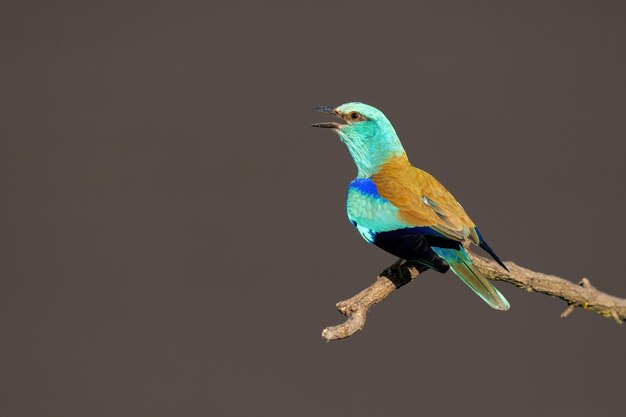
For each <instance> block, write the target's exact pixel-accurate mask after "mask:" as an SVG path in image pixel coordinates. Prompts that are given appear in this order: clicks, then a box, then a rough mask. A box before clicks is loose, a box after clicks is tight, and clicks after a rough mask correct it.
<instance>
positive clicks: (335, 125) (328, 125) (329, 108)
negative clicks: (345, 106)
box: [311, 106, 343, 129]
mask: <svg viewBox="0 0 626 417" xmlns="http://www.w3.org/2000/svg"><path fill="white" fill-rule="evenodd" d="M313 111H316V112H320V113H328V114H332V115H333V116H335V117H338V118H340V119H341V115H340V114H339V112H338V111H337V110H336V109H335V108H334V107H333V106H317V107H313ZM342 126H343V125H342V124H341V123H335V122H322V123H313V124H312V125H311V127H324V128H326V129H341V127H342Z"/></svg>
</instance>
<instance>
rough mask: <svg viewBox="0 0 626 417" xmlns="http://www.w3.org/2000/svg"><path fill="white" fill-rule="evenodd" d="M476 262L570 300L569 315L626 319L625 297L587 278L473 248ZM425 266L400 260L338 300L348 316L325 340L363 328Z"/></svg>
mask: <svg viewBox="0 0 626 417" xmlns="http://www.w3.org/2000/svg"><path fill="white" fill-rule="evenodd" d="M470 256H471V257H472V260H473V261H474V264H475V265H476V266H477V267H478V268H479V269H480V271H481V272H482V273H483V274H484V275H485V277H487V278H488V279H490V280H494V281H505V282H508V283H511V284H514V285H516V286H518V287H520V288H523V289H526V290H527V291H529V292H532V291H535V292H538V293H541V294H546V295H551V296H553V297H557V298H560V299H562V300H564V301H566V302H567V304H568V307H567V309H566V310H565V311H564V312H563V313H561V317H563V318H565V317H567V316H569V315H570V314H571V313H572V312H573V311H574V309H575V308H576V307H582V308H584V309H585V310H590V311H595V312H596V313H598V314H600V315H602V316H603V317H606V318H611V319H613V320H615V322H617V323H619V324H622V322H623V320H626V299H623V298H618V297H614V296H612V295H609V294H606V293H604V292H602V291H599V290H598V289H597V288H595V287H594V286H593V285H591V283H590V282H589V280H588V279H587V278H583V279H582V280H581V281H580V283H579V284H574V283H573V282H571V281H568V280H565V279H563V278H560V277H557V276H555V275H548V274H544V273H541V272H535V271H531V270H530V269H526V268H523V267H521V266H518V265H516V264H515V263H513V262H506V266H507V268H509V272H507V271H505V270H504V269H503V268H502V267H500V266H499V265H498V264H497V263H496V262H494V261H492V260H490V259H486V258H483V257H482V256H478V255H476V254H474V253H471V252H470ZM423 270H424V268H422V267H420V266H419V265H416V264H412V263H410V262H405V261H402V260H398V261H397V262H395V263H394V264H393V265H391V266H390V267H389V268H387V269H385V270H384V271H383V272H382V273H381V274H380V275H379V276H378V278H377V279H376V282H374V283H373V284H372V285H370V286H369V287H367V288H366V289H364V290H363V291H361V292H360V293H358V294H357V295H355V296H353V297H352V298H349V299H347V300H344V301H340V302H338V303H337V309H338V310H339V311H340V312H341V313H342V314H343V315H345V316H346V317H348V320H346V321H345V322H344V323H342V324H339V325H337V326H331V327H327V328H325V329H324V330H323V331H322V337H323V338H324V339H325V340H326V341H331V340H337V339H344V338H346V337H350V336H352V335H353V334H354V333H356V332H358V331H359V330H362V329H363V327H364V326H365V320H366V318H367V313H368V311H369V309H370V308H372V306H374V305H375V304H378V303H379V302H381V301H382V300H384V299H385V298H387V297H388V296H389V295H390V294H391V293H392V292H393V291H394V290H395V289H396V288H400V287H401V286H402V285H404V284H407V283H409V282H411V281H413V280H414V279H415V278H416V277H417V276H418V275H419V273H420V272H423Z"/></svg>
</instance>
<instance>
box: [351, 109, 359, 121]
mask: <svg viewBox="0 0 626 417" xmlns="http://www.w3.org/2000/svg"><path fill="white" fill-rule="evenodd" d="M360 117H361V115H360V114H359V113H357V112H355V111H353V112H352V113H350V118H351V119H352V120H357V119H358V118H360Z"/></svg>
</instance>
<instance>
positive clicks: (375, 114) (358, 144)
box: [311, 102, 404, 178]
mask: <svg viewBox="0 0 626 417" xmlns="http://www.w3.org/2000/svg"><path fill="white" fill-rule="evenodd" d="M313 110H314V111H318V112H322V113H329V114H332V115H333V116H335V117H337V118H339V119H341V122H340V123H337V122H324V123H315V124H313V125H311V126H313V127H322V128H328V129H332V130H334V131H335V132H337V134H338V135H339V137H340V138H341V140H342V141H343V142H344V143H345V144H346V146H347V147H348V151H349V152H350V155H351V156H352V159H353V160H354V163H355V164H356V166H357V169H358V171H359V172H358V177H359V178H367V177H369V176H371V175H372V174H375V173H376V172H378V169H379V168H380V166H381V165H382V164H384V163H385V162H386V161H387V160H388V159H389V158H391V157H394V156H400V155H403V154H404V149H403V148H402V144H401V143H400V140H399V139H398V135H396V131H395V130H394V129H393V126H392V125H391V123H390V122H389V120H387V118H386V117H385V115H384V114H383V113H382V112H381V111H380V110H378V109H376V108H374V107H372V106H368V105H367V104H363V103H357V102H354V103H346V104H342V105H341V106H339V107H333V106H319V107H315V108H314V109H313Z"/></svg>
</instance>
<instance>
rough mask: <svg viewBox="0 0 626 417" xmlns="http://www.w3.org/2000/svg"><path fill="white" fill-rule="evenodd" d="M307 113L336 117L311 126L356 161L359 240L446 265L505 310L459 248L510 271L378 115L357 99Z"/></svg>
mask: <svg viewBox="0 0 626 417" xmlns="http://www.w3.org/2000/svg"><path fill="white" fill-rule="evenodd" d="M313 110H314V111H317V112H322V113H328V114H331V115H333V116H335V117H336V118H337V119H339V120H338V122H322V123H315V124H312V125H311V126H312V127H317V128H326V129H331V130H333V131H335V132H336V133H337V134H338V135H339V138H340V139H341V141H342V142H343V143H344V144H345V145H346V147H347V148H348V152H349V153H350V156H352V159H353V160H354V163H355V165H356V167H357V176H356V178H355V179H354V180H353V181H351V182H350V183H349V185H348V192H347V199H346V211H347V214H348V219H349V220H350V223H352V225H353V226H354V227H355V228H356V229H357V230H358V232H359V233H360V234H361V236H362V237H363V239H365V241H366V242H367V243H370V244H374V245H375V246H377V247H379V248H380V249H382V250H384V251H386V252H388V253H390V254H392V255H394V256H396V257H398V258H400V259H403V260H406V261H410V262H412V263H414V264H416V265H420V266H421V267H422V268H421V269H422V270H426V269H433V270H435V271H438V272H441V273H445V272H447V271H448V270H450V269H451V270H452V272H454V274H456V275H457V276H458V277H459V278H460V279H461V281H463V282H464V283H465V284H467V286H468V287H470V288H471V289H472V290H473V291H474V293H476V294H477V295H478V296H479V297H480V298H482V299H483V300H484V301H485V302H486V303H487V304H488V305H489V306H491V307H492V308H494V309H496V310H502V311H504V310H508V309H509V308H510V304H509V302H508V301H507V300H506V298H505V297H504V296H503V295H502V294H501V293H500V291H498V289H497V288H496V287H495V286H494V285H493V284H491V282H489V280H487V278H485V276H484V274H482V273H481V271H480V270H479V269H478V268H477V267H476V266H475V265H474V264H473V262H472V259H471V258H470V256H469V254H468V252H467V251H466V249H465V247H466V246H469V244H475V245H478V246H479V247H480V248H482V249H483V250H485V251H486V252H487V253H488V254H489V255H490V256H491V257H492V258H493V259H494V260H495V261H496V262H497V263H498V264H499V265H500V266H501V267H502V268H504V269H505V270H507V271H508V268H507V267H506V265H504V263H503V262H502V261H501V260H500V258H499V257H498V255H496V253H495V252H494V251H493V250H492V249H491V247H490V246H489V245H488V244H487V242H486V241H485V238H484V237H483V236H482V234H481V233H480V231H479V230H478V228H477V227H476V225H475V224H474V222H473V221H472V220H471V219H470V217H469V216H468V215H467V213H466V212H465V209H464V208H463V207H462V206H461V204H460V203H459V202H457V200H456V199H455V198H454V196H453V195H452V194H451V193H450V192H449V191H448V190H447V189H446V188H445V187H444V186H443V185H442V184H441V183H440V182H439V181H438V180H437V179H435V177H433V176H432V175H430V174H429V173H427V172H426V171H423V170H421V169H419V168H416V167H414V166H413V165H412V164H411V163H410V162H409V159H408V157H407V154H406V152H405V150H404V148H403V146H402V144H401V143H400V139H399V138H398V135H397V134H396V131H395V130H394V128H393V126H392V124H391V122H390V121H389V120H388V119H387V117H386V116H385V115H384V114H383V112H381V111H380V110H378V109H377V108H375V107H372V106H370V105H367V104H364V103H360V102H350V103H345V104H342V105H341V106H337V107H333V106H317V107H315V108H313Z"/></svg>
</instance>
